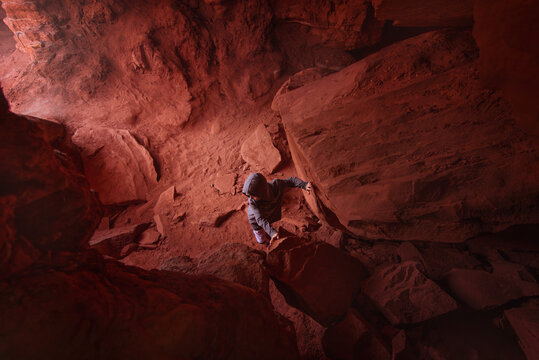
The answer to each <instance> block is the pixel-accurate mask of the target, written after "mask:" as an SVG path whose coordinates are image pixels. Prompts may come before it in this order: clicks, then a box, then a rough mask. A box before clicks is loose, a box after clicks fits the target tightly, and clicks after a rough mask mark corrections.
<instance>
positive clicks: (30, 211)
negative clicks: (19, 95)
mask: <svg viewBox="0 0 539 360" xmlns="http://www.w3.org/2000/svg"><path fill="white" fill-rule="evenodd" d="M0 107H1V111H0V144H1V145H0V158H1V159H2V160H1V161H0V189H1V190H0V201H1V202H2V204H3V206H2V208H3V210H2V214H3V215H2V217H3V218H4V221H6V222H7V223H12V225H13V227H12V228H6V227H4V226H2V228H3V230H2V231H3V232H4V231H5V232H6V239H2V240H1V241H2V242H4V243H3V244H2V246H0V248H2V250H3V255H2V262H1V264H2V266H5V265H8V264H11V265H9V266H8V267H11V266H17V264H16V263H17V262H18V260H16V258H17V257H18V256H21V257H32V251H31V249H34V250H35V249H39V250H41V251H45V250H54V251H72V250H75V249H78V248H79V247H80V246H85V244H87V242H88V240H89V238H90V236H91V235H92V232H93V230H94V229H95V228H96V227H97V225H98V223H99V220H100V218H101V216H100V215H101V214H100V206H99V203H98V201H97V198H96V196H95V194H94V193H92V192H91V191H90V187H89V185H88V182H87V180H86V179H85V178H84V177H83V176H82V175H81V172H80V170H81V169H80V166H77V165H80V158H79V157H78V154H77V153H76V152H75V151H74V149H73V147H72V146H71V145H70V142H69V140H68V139H66V138H65V132H64V128H63V126H62V125H60V124H58V123H56V122H51V121H47V120H42V119H37V118H33V117H25V116H18V115H15V114H12V113H10V112H9V111H8V108H7V103H6V102H5V100H4V97H3V95H2V94H1V93H0ZM4 229H5V230H4ZM9 239H11V240H9ZM18 247H23V248H25V249H26V250H24V251H23V253H19V250H18ZM24 254H25V255H24ZM2 273H3V275H5V272H4V271H2Z"/></svg>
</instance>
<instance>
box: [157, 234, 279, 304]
mask: <svg viewBox="0 0 539 360" xmlns="http://www.w3.org/2000/svg"><path fill="white" fill-rule="evenodd" d="M265 259H266V255H265V254H264V253H263V252H260V251H257V250H255V249H252V248H250V247H249V246H247V245H244V244H239V243H227V244H224V245H223V246H221V247H220V248H217V249H213V250H208V251H206V252H204V253H202V254H200V255H199V256H198V257H197V258H195V259H192V258H189V257H186V256H178V257H173V258H169V259H167V260H165V261H164V262H163V264H161V267H160V269H161V270H168V271H178V272H184V273H186V274H207V275H213V276H216V277H218V278H220V279H224V280H228V281H233V282H236V283H238V284H242V285H245V286H247V287H250V288H251V289H253V290H255V291H257V292H259V293H260V294H262V295H264V296H266V297H267V298H269V276H268V274H267V271H266V267H265V265H264V261H265Z"/></svg>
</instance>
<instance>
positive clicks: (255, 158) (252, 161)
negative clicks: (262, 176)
mask: <svg viewBox="0 0 539 360" xmlns="http://www.w3.org/2000/svg"><path fill="white" fill-rule="evenodd" d="M241 157H242V158H243V159H244V160H245V161H246V162H247V163H248V164H249V165H251V168H252V169H253V170H254V171H257V172H264V173H268V174H271V173H273V172H274V171H275V170H276V169H277V167H278V166H279V164H280V163H281V154H280V153H279V150H277V148H276V147H275V146H274V145H273V142H272V140H271V136H270V134H269V133H268V131H267V130H266V128H265V127H264V125H263V124H260V125H258V127H257V128H256V129H255V131H254V132H253V133H252V135H251V136H249V138H248V139H247V140H245V141H244V143H243V144H242V145H241Z"/></svg>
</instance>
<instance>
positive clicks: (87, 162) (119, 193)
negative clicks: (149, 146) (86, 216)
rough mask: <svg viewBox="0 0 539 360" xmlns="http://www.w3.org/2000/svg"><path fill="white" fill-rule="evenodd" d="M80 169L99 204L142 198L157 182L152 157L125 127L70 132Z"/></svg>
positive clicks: (94, 128) (143, 198)
mask: <svg viewBox="0 0 539 360" xmlns="http://www.w3.org/2000/svg"><path fill="white" fill-rule="evenodd" d="M73 142H74V143H75V144H77V145H78V146H79V147H80V148H81V149H82V159H83V161H84V172H85V174H86V176H87V177H88V180H89V181H90V184H91V185H92V187H93V188H94V189H95V190H96V191H97V192H98V193H99V198H100V199H101V202H102V203H103V204H106V205H109V204H121V203H127V202H131V201H138V200H146V195H147V193H148V191H149V190H150V189H152V187H153V186H155V185H156V184H157V173H156V171H155V167H154V163H153V159H152V157H151V155H150V153H149V152H148V150H146V148H145V147H144V146H142V145H141V144H139V143H138V142H137V140H136V139H135V138H134V137H133V135H131V133H130V132H129V131H127V130H118V129H109V128H103V127H91V128H90V127H84V128H80V129H78V130H77V131H76V132H75V134H74V135H73Z"/></svg>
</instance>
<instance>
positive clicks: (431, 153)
mask: <svg viewBox="0 0 539 360" xmlns="http://www.w3.org/2000/svg"><path fill="white" fill-rule="evenodd" d="M476 53H477V52H476V49H475V45H474V42H473V39H472V38H471V36H470V33H469V32H468V31H458V32H455V31H443V32H431V33H426V34H423V35H420V36H417V37H414V38H410V39H408V40H405V41H402V42H400V43H397V44H394V45H392V46H389V47H387V48H384V49H383V50H381V51H379V52H377V53H375V54H374V55H371V56H369V57H367V58H365V59H363V60H361V61H359V62H357V63H355V64H353V65H351V66H349V67H347V68H346V69H344V70H341V71H340V72H338V73H335V74H332V75H329V76H327V77H325V78H323V79H321V80H318V81H313V82H311V83H309V84H307V85H305V86H302V87H300V88H298V89H295V90H293V91H290V92H287V93H285V94H282V95H279V97H280V99H278V101H277V102H278V108H279V112H280V114H281V117H282V119H283V123H284V125H285V130H286V132H287V137H288V140H289V142H290V147H291V151H292V155H293V158H294V162H295V165H296V169H297V171H298V174H299V175H300V177H303V178H306V179H309V180H311V181H312V182H313V183H314V184H315V185H316V188H317V189H316V190H317V191H316V195H318V201H315V199H313V198H308V202H309V205H310V206H311V208H314V209H317V208H318V209H319V213H324V214H325V215H326V219H327V220H328V221H329V222H332V223H334V224H336V223H337V220H338V221H339V222H340V223H341V224H342V225H344V226H346V227H347V228H348V229H349V230H351V231H353V232H354V233H356V234H357V235H360V236H365V237H369V238H385V239H399V240H414V239H415V240H427V241H446V242H458V241H464V240H466V238H468V237H471V236H472V235H475V234H477V233H479V232H482V231H494V230H502V229H503V228H505V227H507V226H509V225H511V224H514V223H535V222H537V221H538V219H539V208H538V206H537V202H536V201H535V200H533V199H536V198H537V196H538V193H539V185H538V184H539V181H538V180H539V179H538V177H539V174H538V173H539V170H537V169H539V166H536V165H537V164H538V163H539V161H538V157H537V154H536V153H535V152H534V151H533V147H532V144H531V142H530V141H529V139H527V138H526V136H525V135H524V134H522V133H521V132H520V131H519V130H518V129H516V128H515V127H514V126H513V123H512V122H511V121H510V120H508V119H509V117H510V112H509V109H508V105H507V104H506V103H505V102H503V101H502V100H501V99H500V98H499V97H498V96H497V95H496V94H493V93H490V92H487V91H485V90H483V89H481V87H480V84H479V82H478V80H477V76H476V72H475V69H474V63H473V59H474V58H475V57H476ZM276 100H277V99H276ZM274 103H275V102H274ZM320 202H321V203H320ZM320 216H322V214H320ZM335 216H336V218H335Z"/></svg>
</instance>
